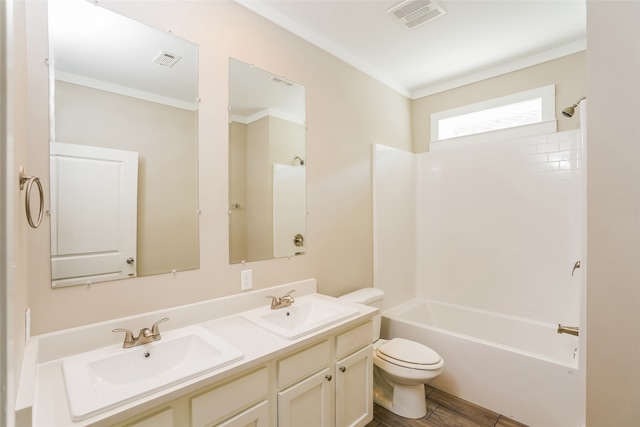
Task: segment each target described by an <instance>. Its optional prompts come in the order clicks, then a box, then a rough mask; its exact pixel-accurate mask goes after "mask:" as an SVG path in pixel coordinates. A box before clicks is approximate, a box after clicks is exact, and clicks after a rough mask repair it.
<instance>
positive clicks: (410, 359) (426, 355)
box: [376, 338, 443, 371]
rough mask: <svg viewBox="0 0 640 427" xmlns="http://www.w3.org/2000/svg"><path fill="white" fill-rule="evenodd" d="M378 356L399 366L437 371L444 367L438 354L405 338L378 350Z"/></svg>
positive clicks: (396, 339)
mask: <svg viewBox="0 0 640 427" xmlns="http://www.w3.org/2000/svg"><path fill="white" fill-rule="evenodd" d="M376 355H377V356H378V357H379V358H380V359H382V360H384V361H386V362H388V363H392V364H394V365H397V366H401V367H405V368H409V369H417V370H426V371H430V370H436V369H440V368H441V367H442V365H443V362H442V358H441V357H440V355H439V354H438V353H436V352H435V351H433V350H432V349H430V348H429V347H427V346H426V345H423V344H420V343H417V342H415V341H410V340H407V339H404V338H393V339H392V340H390V341H387V342H385V343H384V344H382V345H380V346H379V347H377V348H376Z"/></svg>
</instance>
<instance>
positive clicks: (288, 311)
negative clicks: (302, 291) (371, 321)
mask: <svg viewBox="0 0 640 427" xmlns="http://www.w3.org/2000/svg"><path fill="white" fill-rule="evenodd" d="M358 313H359V311H358V310H357V309H354V308H351V307H348V306H346V305H343V304H340V303H337V302H332V301H329V300H324V299H320V298H314V297H313V296H306V297H301V298H299V299H296V301H295V302H294V303H293V304H292V305H291V306H289V307H284V308H279V309H276V310H272V309H271V307H270V306H268V305H267V306H265V307H260V308H258V309H255V310H250V311H245V312H243V313H241V314H240V316H242V317H243V318H245V319H247V320H249V321H250V322H252V323H253V324H255V325H257V326H260V327H261V328H263V329H266V330H267V331H270V332H273V333H274V334H276V335H278V336H280V337H282V338H286V339H289V340H293V339H296V338H300V337H302V336H304V335H307V334H309V333H311V332H314V331H317V330H318V329H322V328H324V327H327V326H330V325H333V324H334V323H337V322H339V321H341V320H344V319H347V318H349V317H352V316H355V315H356V314H358Z"/></svg>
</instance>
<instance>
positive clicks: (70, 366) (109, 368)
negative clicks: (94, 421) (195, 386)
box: [62, 326, 243, 421]
mask: <svg viewBox="0 0 640 427" xmlns="http://www.w3.org/2000/svg"><path fill="white" fill-rule="evenodd" d="M242 357H243V354H242V352H240V351H239V350H238V349H236V348H235V347H233V346H230V345H229V344H227V343H226V342H224V341H222V340H221V339H220V338H218V337H217V336H215V335H214V334H212V333H210V332H209V331H207V330H206V329H204V328H202V327H200V326H192V327H188V328H183V329H181V330H176V331H168V332H167V333H164V334H163V337H162V339H161V340H160V341H155V342H152V343H150V344H145V345H141V346H137V347H133V348H127V349H125V348H122V346H121V345H117V346H110V347H105V348H102V349H98V350H94V351H90V352H86V353H82V354H78V355H76V356H72V357H68V358H66V359H64V360H63V361H62V373H63V377H64V382H65V387H66V390H67V396H68V398H69V399H68V400H69V407H70V410H71V418H72V419H73V420H74V421H79V420H83V419H85V418H88V417H91V416H94V415H97V414H99V413H101V412H104V411H106V410H108V409H111V408H113V407H115V406H118V405H121V404H123V403H126V402H130V401H132V400H134V399H137V398H140V397H143V396H146V395H149V394H151V393H153V392H156V391H158V390H160V389H162V388H165V387H169V386H171V385H174V384H176V383H178V382H181V381H185V380H188V379H190V378H193V377H196V376H198V375H201V374H204V373H206V372H209V371H212V370H214V369H217V368H220V367H222V366H224V365H227V364H229V363H232V362H235V361H236V360H240V359H242Z"/></svg>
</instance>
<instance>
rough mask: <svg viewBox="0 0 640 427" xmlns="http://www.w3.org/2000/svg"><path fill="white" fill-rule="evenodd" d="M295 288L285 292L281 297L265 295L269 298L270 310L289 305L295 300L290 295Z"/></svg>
mask: <svg viewBox="0 0 640 427" xmlns="http://www.w3.org/2000/svg"><path fill="white" fill-rule="evenodd" d="M295 291H296V290H295V289H292V290H290V291H289V292H287V293H286V294H285V296H283V297H280V298H278V297H274V296H271V295H267V298H271V310H277V309H279V308H284V307H289V306H290V305H291V304H293V303H294V302H295V299H293V297H292V296H291V294H292V293H294V292H295Z"/></svg>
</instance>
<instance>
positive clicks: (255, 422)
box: [218, 401, 269, 427]
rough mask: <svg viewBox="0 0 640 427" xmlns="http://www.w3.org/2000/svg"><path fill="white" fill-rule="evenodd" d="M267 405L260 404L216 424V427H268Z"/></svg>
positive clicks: (264, 403)
mask: <svg viewBox="0 0 640 427" xmlns="http://www.w3.org/2000/svg"><path fill="white" fill-rule="evenodd" d="M268 426H269V403H268V402H266V401H265V402H262V403H259V404H257V405H256V406H254V407H252V408H249V409H247V410H246V411H244V412H243V413H241V414H238V415H236V416H235V417H233V418H231V419H230V420H227V421H224V422H222V423H220V424H218V427H268Z"/></svg>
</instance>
